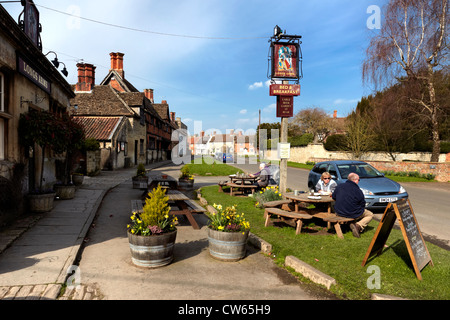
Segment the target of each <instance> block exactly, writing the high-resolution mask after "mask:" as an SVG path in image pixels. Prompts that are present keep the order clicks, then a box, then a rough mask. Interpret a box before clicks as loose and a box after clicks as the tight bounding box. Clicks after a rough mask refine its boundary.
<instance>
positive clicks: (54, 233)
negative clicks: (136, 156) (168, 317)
mask: <svg viewBox="0 0 450 320" xmlns="http://www.w3.org/2000/svg"><path fill="white" fill-rule="evenodd" d="M170 163H171V162H170V161H165V162H159V163H154V164H151V165H148V166H146V168H147V169H154V168H158V167H160V166H164V165H167V164H170ZM135 172H136V168H130V169H121V170H115V171H102V172H101V173H100V175H98V176H96V177H85V179H84V183H83V185H82V186H80V188H79V189H78V190H77V192H76V193H75V197H74V198H73V199H71V200H55V204H54V208H53V210H52V211H50V212H47V213H44V214H34V215H27V216H26V217H24V218H22V219H20V220H18V221H17V222H16V223H15V224H14V225H13V226H11V227H10V228H7V229H5V230H2V231H1V234H0V235H1V237H0V253H1V254H0V299H28V300H38V299H56V298H58V297H59V295H60V291H61V288H62V284H64V283H65V281H66V278H67V274H68V270H69V268H72V266H73V264H74V261H75V260H76V258H77V254H78V252H79V249H80V247H81V245H82V243H83V241H84V239H85V236H86V234H87V232H88V230H89V228H90V226H91V223H92V221H93V219H94V217H95V214H96V212H97V210H98V208H99V206H100V204H101V202H102V200H103V198H104V196H105V194H106V193H107V191H108V190H110V189H111V188H114V187H116V186H117V185H119V184H120V183H122V182H124V181H127V180H130V181H131V177H132V176H133V175H134V174H135ZM75 291H76V292H75ZM75 291H72V290H66V292H65V294H64V296H63V297H62V299H66V298H74V299H81V298H85V297H88V298H90V299H95V298H98V297H99V295H98V293H97V291H96V290H95V288H90V287H85V286H82V287H81V288H80V290H75Z"/></svg>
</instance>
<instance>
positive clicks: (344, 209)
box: [331, 172, 373, 238]
mask: <svg viewBox="0 0 450 320" xmlns="http://www.w3.org/2000/svg"><path fill="white" fill-rule="evenodd" d="M358 183H359V176H358V175H357V174H356V173H353V172H352V173H350V174H349V175H348V178H347V181H346V182H345V183H343V184H340V185H338V186H337V187H336V189H335V190H334V192H333V194H332V195H331V196H332V198H333V199H334V200H335V201H336V203H335V205H334V210H335V211H336V214H337V215H338V216H342V217H346V218H352V219H356V220H358V221H357V222H356V223H351V224H350V228H351V229H352V233H353V235H354V236H355V237H357V238H359V234H360V233H361V232H363V231H364V228H365V227H366V226H367V225H368V224H369V222H370V221H371V220H372V218H373V213H372V212H371V211H369V210H367V209H366V201H365V200H364V194H363V193H362V191H361V189H360V188H359V186H358Z"/></svg>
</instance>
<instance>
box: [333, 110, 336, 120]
mask: <svg viewBox="0 0 450 320" xmlns="http://www.w3.org/2000/svg"><path fill="white" fill-rule="evenodd" d="M336 118H337V110H334V113H333V119H336Z"/></svg>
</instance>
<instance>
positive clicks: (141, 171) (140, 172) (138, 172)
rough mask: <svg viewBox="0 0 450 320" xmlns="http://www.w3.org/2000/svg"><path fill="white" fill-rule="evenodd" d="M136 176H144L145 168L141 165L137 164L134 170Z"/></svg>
mask: <svg viewBox="0 0 450 320" xmlns="http://www.w3.org/2000/svg"><path fill="white" fill-rule="evenodd" d="M136 176H138V177H143V176H145V166H144V164H143V163H139V164H138V167H137V170H136Z"/></svg>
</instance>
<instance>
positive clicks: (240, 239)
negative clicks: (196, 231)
mask: <svg viewBox="0 0 450 320" xmlns="http://www.w3.org/2000/svg"><path fill="white" fill-rule="evenodd" d="M248 233H249V231H248V230H247V231H245V232H244V233H242V232H222V231H216V230H213V229H211V228H208V241H209V254H210V255H211V256H212V257H213V258H214V259H217V260H220V261H227V262H234V261H239V260H241V259H242V258H244V257H245V254H246V252H247V239H248Z"/></svg>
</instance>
